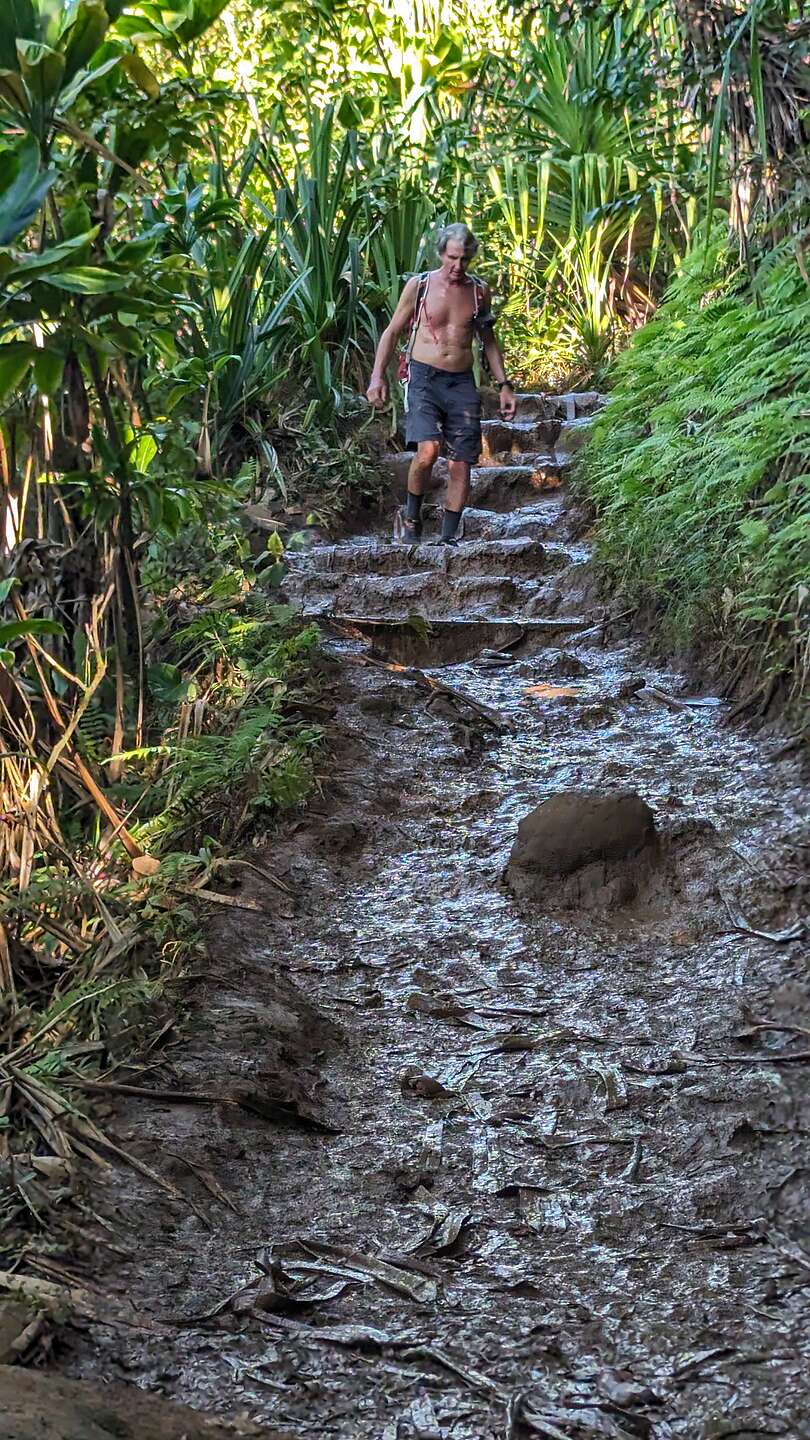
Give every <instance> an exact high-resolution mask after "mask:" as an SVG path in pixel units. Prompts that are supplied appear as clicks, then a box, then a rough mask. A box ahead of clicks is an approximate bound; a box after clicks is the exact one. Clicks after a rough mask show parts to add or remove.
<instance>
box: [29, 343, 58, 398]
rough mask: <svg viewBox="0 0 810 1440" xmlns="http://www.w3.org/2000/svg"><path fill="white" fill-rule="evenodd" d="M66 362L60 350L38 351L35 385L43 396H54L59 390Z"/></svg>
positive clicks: (35, 365) (35, 364) (35, 366)
mask: <svg viewBox="0 0 810 1440" xmlns="http://www.w3.org/2000/svg"><path fill="white" fill-rule="evenodd" d="M64 369H65V361H64V358H63V357H62V356H61V355H60V354H59V351H58V350H51V349H48V350H38V351H37V355H36V358H35V360H34V384H35V385H36V387H37V389H38V390H39V391H40V392H41V394H43V395H53V393H54V391H56V390H58V389H59V386H60V385H61V383H62V375H63V374H64Z"/></svg>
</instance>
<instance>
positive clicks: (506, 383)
mask: <svg viewBox="0 0 810 1440" xmlns="http://www.w3.org/2000/svg"><path fill="white" fill-rule="evenodd" d="M505 385H508V386H509V389H510V390H514V388H515V387H514V385H513V384H512V381H511V380H501V381H500V382H499V385H498V389H499V390H503V388H504V386H505Z"/></svg>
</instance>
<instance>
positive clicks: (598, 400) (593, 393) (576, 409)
mask: <svg viewBox="0 0 810 1440" xmlns="http://www.w3.org/2000/svg"><path fill="white" fill-rule="evenodd" d="M515 399H516V401H517V411H516V413H515V419H516V420H533V419H538V420H541V419H542V420H546V419H548V420H551V419H555V418H559V419H561V420H575V419H576V418H577V417H578V416H580V415H593V414H595V412H596V411H597V410H601V408H602V406H603V405H605V404H606V403H607V396H606V395H601V394H600V393H599V391H598V390H571V391H569V392H568V393H567V394H565V395H538V394H533V393H531V392H530V391H523V392H521V393H520V394H518V395H516V396H515ZM482 400H483V405H484V414H485V415H486V416H487V417H492V418H496V417H497V416H499V414H500V393H499V391H497V390H489V389H485V390H483V391H482Z"/></svg>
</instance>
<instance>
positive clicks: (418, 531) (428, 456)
mask: <svg viewBox="0 0 810 1440" xmlns="http://www.w3.org/2000/svg"><path fill="white" fill-rule="evenodd" d="M438 454H439V442H438V440H420V442H419V445H418V448H417V451H416V454H415V455H414V457H413V460H412V461H411V465H410V469H409V471H408V496H407V500H406V504H405V512H404V514H403V516H402V531H403V534H402V538H403V539H404V540H413V541H416V540H420V539H421V538H422V499H423V496H424V494H425V491H426V489H427V486H428V482H429V480H430V473H431V471H432V469H433V466H434V465H435V463H436V460H437V457H438Z"/></svg>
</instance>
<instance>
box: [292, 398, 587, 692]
mask: <svg viewBox="0 0 810 1440" xmlns="http://www.w3.org/2000/svg"><path fill="white" fill-rule="evenodd" d="M602 403H603V397H602V396H600V395H598V394H597V393H596V392H594V391H588V392H584V393H579V394H569V395H559V396H546V395H531V394H525V395H520V396H519V397H518V408H517V414H516V416H515V419H514V420H513V421H505V420H502V419H501V418H500V417H499V416H497V415H494V416H493V415H491V416H490V417H489V418H487V419H485V420H484V422H483V453H482V457H481V463H480V464H479V465H477V466H475V468H474V469H473V472H472V486H471V496H470V505H469V507H468V509H467V510H466V511H465V514H464V521H463V531H462V543H461V544H460V546H459V547H458V548H451V547H446V546H439V545H437V544H436V543H435V540H434V541H432V542H431V540H430V539H428V540H427V541H426V542H425V543H422V544H420V545H413V546H403V545H393V544H390V543H387V542H386V541H385V540H384V539H383V537H381V536H380V535H371V536H369V537H367V538H366V539H365V541H363V540H361V539H360V538H359V537H354V538H353V539H352V540H351V541H350V542H348V543H343V544H337V545H321V546H316V547H315V548H313V549H312V550H310V551H309V552H308V553H306V554H303V555H291V556H290V557H289V563H290V573H289V575H288V577H287V581H286V584H285V589H286V591H287V594H288V595H289V597H290V599H291V600H293V601H294V602H295V603H297V604H298V605H300V607H301V610H302V612H303V614H304V615H306V616H308V617H312V618H318V619H327V618H329V619H330V620H332V621H335V622H337V623H338V624H339V625H341V624H342V625H344V626H351V627H352V628H353V629H354V631H355V632H359V633H360V634H361V635H365V636H366V638H368V639H371V640H373V643H374V649H375V651H376V652H377V653H381V654H382V655H383V656H384V657H385V658H386V659H389V660H391V661H397V662H404V663H410V664H431V663H433V664H435V663H436V660H437V658H438V657H440V658H441V659H443V660H444V661H445V662H446V663H451V664H452V663H458V662H459V661H464V660H466V659H469V658H471V657H472V656H473V655H475V654H477V653H478V652H480V650H481V649H482V647H487V648H490V649H497V648H498V647H501V646H505V645H507V644H509V643H510V642H512V641H514V640H516V639H517V638H518V637H519V636H521V635H529V634H531V635H532V636H533V637H535V638H537V639H539V640H541V641H542V639H543V638H544V636H546V635H547V636H549V637H551V636H553V637H555V638H559V637H561V636H564V635H565V634H572V633H575V632H576V631H577V630H578V629H580V628H584V626H585V625H586V623H587V622H585V621H581V620H580V619H579V618H578V617H576V616H574V617H570V616H565V617H562V618H560V617H555V614H554V612H555V610H556V609H558V607H559V605H560V596H561V592H560V588H559V584H558V581H559V577H560V575H561V572H564V571H566V570H568V569H569V568H570V567H571V565H572V564H577V563H581V562H582V561H583V560H584V559H585V555H586V552H585V551H584V550H583V549H582V548H581V547H577V546H575V545H572V544H564V543H561V542H560V541H559V540H557V539H555V538H554V536H555V534H556V533H557V531H558V529H559V526H560V517H561V510H562V489H561V485H562V479H563V476H564V473H565V468H566V466H567V465H568V464H569V462H570V459H571V457H572V455H573V454H574V453H575V451H576V450H578V449H579V447H580V445H581V444H582V442H583V440H584V438H585V437H586V435H587V430H588V426H589V424H590V421H591V418H592V416H593V415H594V413H595V412H596V410H597V409H598V408H599V406H600V405H601V404H602ZM410 460H411V456H410V455H409V454H402V455H396V456H392V457H390V458H389V465H390V468H391V472H392V475H393V477H394V480H395V483H396V484H397V485H398V486H399V487H401V488H404V484H405V479H406V475H407V468H408V465H409V463H410ZM446 470H447V466H446V461H443V460H440V461H439V462H438V464H437V466H436V471H435V480H436V481H437V482H438V484H439V485H440V486H442V487H443V482H444V480H445V479H446ZM392 508H393V507H392ZM424 514H425V522H426V523H425V529H426V532H427V534H428V535H430V534H431V532H436V533H437V532H438V529H439V525H440V507H439V506H437V505H435V504H433V505H431V504H430V502H429V500H428V501H427V502H426V504H425V507H424ZM388 519H389V523H390V517H388ZM416 617H418V619H420V620H422V621H423V622H427V626H428V627H429V631H428V630H426V629H425V626H424V625H422V626H421V627H420V626H419V625H418V624H415V623H413V622H414V620H415V618H416ZM407 622H411V623H410V624H408V623H407Z"/></svg>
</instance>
